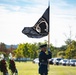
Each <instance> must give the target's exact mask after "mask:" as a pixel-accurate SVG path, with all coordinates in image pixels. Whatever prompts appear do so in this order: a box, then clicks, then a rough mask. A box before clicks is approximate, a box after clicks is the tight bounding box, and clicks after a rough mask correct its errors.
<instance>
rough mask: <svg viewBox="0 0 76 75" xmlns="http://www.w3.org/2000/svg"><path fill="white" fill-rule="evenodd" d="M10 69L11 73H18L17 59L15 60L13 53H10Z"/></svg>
mask: <svg viewBox="0 0 76 75" xmlns="http://www.w3.org/2000/svg"><path fill="white" fill-rule="evenodd" d="M9 69H10V70H11V75H18V71H17V69H16V65H15V61H14V59H13V57H12V54H11V53H10V54H9Z"/></svg>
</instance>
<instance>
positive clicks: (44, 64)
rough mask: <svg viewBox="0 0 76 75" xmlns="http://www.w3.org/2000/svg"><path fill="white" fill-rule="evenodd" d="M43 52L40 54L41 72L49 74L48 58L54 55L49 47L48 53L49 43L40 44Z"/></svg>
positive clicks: (42, 74)
mask: <svg viewBox="0 0 76 75" xmlns="http://www.w3.org/2000/svg"><path fill="white" fill-rule="evenodd" d="M40 49H41V52H40V54H39V74H40V75H48V59H50V58H51V57H52V53H51V52H50V49H48V54H46V53H45V52H46V49H47V44H44V45H41V46H40Z"/></svg>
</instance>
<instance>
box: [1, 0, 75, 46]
mask: <svg viewBox="0 0 76 75" xmlns="http://www.w3.org/2000/svg"><path fill="white" fill-rule="evenodd" d="M50 6H51V8H50V43H52V44H53V45H54V46H62V45H64V44H65V40H66V39H67V38H69V37H70V30H71V39H74V40H76V29H75V28H76V0H50ZM47 7H48V0H0V42H3V43H5V44H19V43H26V42H28V43H33V42H41V41H42V42H43V41H44V40H47V39H48V38H47V36H46V37H44V38H40V39H32V38H28V37H27V36H26V35H24V34H22V32H21V31H22V29H23V28H24V27H28V26H29V27H31V26H33V25H35V23H36V22H37V21H38V19H39V18H40V17H41V16H42V14H43V13H44V11H45V10H46V8H47Z"/></svg>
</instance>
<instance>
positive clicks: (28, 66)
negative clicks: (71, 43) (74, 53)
mask: <svg viewBox="0 0 76 75" xmlns="http://www.w3.org/2000/svg"><path fill="white" fill-rule="evenodd" d="M16 66H17V69H18V73H19V74H18V75H39V74H38V64H33V63H32V62H16ZM9 72H10V71H9ZM0 75H1V73H0ZM48 75H76V67H72V66H55V65H50V66H49V74H48Z"/></svg>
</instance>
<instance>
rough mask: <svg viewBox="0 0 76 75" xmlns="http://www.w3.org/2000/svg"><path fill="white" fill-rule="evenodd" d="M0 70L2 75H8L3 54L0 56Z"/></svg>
mask: <svg viewBox="0 0 76 75" xmlns="http://www.w3.org/2000/svg"><path fill="white" fill-rule="evenodd" d="M0 70H1V72H2V73H3V75H9V74H8V70H7V64H6V60H5V59H4V55H3V54H1V61H0Z"/></svg>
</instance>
